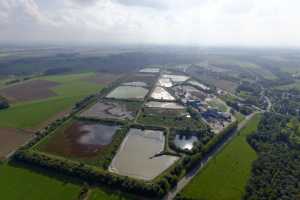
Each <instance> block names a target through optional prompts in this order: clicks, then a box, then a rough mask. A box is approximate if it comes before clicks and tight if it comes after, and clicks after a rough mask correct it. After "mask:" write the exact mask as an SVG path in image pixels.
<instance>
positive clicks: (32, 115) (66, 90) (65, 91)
mask: <svg viewBox="0 0 300 200" xmlns="http://www.w3.org/2000/svg"><path fill="white" fill-rule="evenodd" d="M94 75H95V74H94V73H82V74H73V75H62V76H48V77H42V78H40V79H44V80H51V81H56V82H59V83H61V85H59V86H58V87H55V88H54V89H53V90H54V92H55V93H56V94H57V95H58V96H55V97H51V98H48V99H45V100H39V101H31V102H26V103H18V104H15V105H12V106H11V107H10V108H9V109H6V110H3V111H0V126H1V127H14V128H36V127H38V126H39V125H41V124H42V123H43V122H46V121H47V120H48V119H50V118H51V117H54V116H55V115H56V114H58V113H60V112H62V111H65V110H67V109H70V108H71V107H72V106H73V105H74V104H75V103H76V102H77V101H79V100H80V99H82V98H84V97H85V96H88V95H90V94H92V93H96V92H98V91H100V90H101V89H102V88H103V87H102V86H101V85H98V84H94V83H89V82H88V81H87V80H85V79H87V78H89V77H91V76H94Z"/></svg>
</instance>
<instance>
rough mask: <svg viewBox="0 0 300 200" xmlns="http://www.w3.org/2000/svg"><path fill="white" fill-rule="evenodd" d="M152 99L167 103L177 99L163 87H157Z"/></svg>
mask: <svg viewBox="0 0 300 200" xmlns="http://www.w3.org/2000/svg"><path fill="white" fill-rule="evenodd" d="M151 97H152V98H153V99H156V100H167V101H174V100H175V98H174V97H173V96H172V95H171V94H170V93H169V92H168V91H167V90H165V89H164V88H162V87H156V88H155V89H154V90H153V92H152V94H151Z"/></svg>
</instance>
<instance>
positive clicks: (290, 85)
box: [276, 80, 300, 91]
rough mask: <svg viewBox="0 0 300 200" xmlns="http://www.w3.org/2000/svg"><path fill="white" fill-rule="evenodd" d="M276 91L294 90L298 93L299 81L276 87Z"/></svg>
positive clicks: (299, 89) (299, 88)
mask: <svg viewBox="0 0 300 200" xmlns="http://www.w3.org/2000/svg"><path fill="white" fill-rule="evenodd" d="M276 89H278V90H283V91H288V90H291V89H296V90H298V91H300V80H297V81H296V82H295V83H292V84H288V85H281V86H278V87H276Z"/></svg>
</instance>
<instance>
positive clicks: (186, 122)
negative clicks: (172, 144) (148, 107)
mask: <svg viewBox="0 0 300 200" xmlns="http://www.w3.org/2000/svg"><path fill="white" fill-rule="evenodd" d="M138 122H139V123H141V124H144V125H150V126H161V127H169V128H180V129H184V128H189V129H191V130H195V129H203V128H205V124H204V122H203V121H201V120H195V119H193V118H187V117H185V116H183V117H179V116H163V115H154V114H152V115H146V114H143V113H142V114H141V115H140V117H139V118H138Z"/></svg>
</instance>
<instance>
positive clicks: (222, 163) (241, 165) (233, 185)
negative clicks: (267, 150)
mask: <svg viewBox="0 0 300 200" xmlns="http://www.w3.org/2000/svg"><path fill="white" fill-rule="evenodd" d="M260 117H261V116H260V115H256V116H255V117H254V118H252V119H251V121H249V123H248V124H247V125H246V127H245V128H244V129H243V130H241V132H240V133H239V134H238V135H237V136H236V137H235V138H234V139H233V140H232V141H231V142H230V143H229V144H228V145H227V146H226V147H225V148H224V149H223V150H222V151H221V152H220V153H219V154H218V155H217V156H216V157H215V158H214V159H213V160H211V161H210V162H209V163H208V165H207V166H206V167H205V168H204V169H203V170H202V171H201V172H200V173H199V174H198V175H197V176H196V177H194V179H193V180H192V181H191V182H190V183H189V184H188V185H187V186H186V187H185V188H184V189H183V191H182V195H183V196H185V197H189V198H193V199H205V200H240V199H241V197H242V195H243V194H244V191H245V186H246V184H247V181H248V178H249V177H250V173H251V165H252V162H253V161H254V160H256V158H257V155H256V153H255V151H254V150H253V149H252V148H251V147H250V146H249V144H248V143H247V141H246V136H247V135H249V134H251V133H253V132H254V131H255V130H256V129H257V125H258V123H259V121H260Z"/></svg>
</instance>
